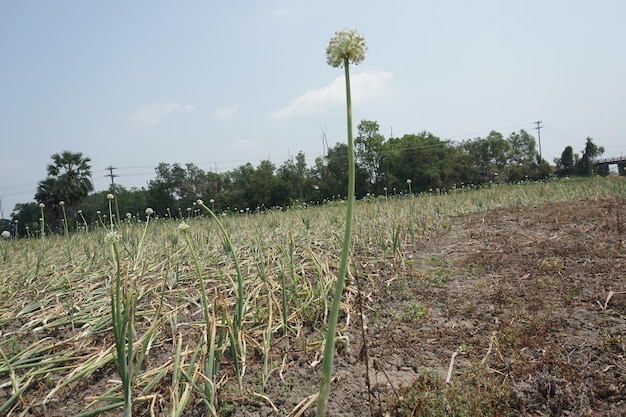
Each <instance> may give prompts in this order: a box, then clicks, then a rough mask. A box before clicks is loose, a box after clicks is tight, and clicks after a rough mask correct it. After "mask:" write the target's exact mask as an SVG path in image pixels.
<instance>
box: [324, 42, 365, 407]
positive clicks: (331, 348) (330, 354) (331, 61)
mask: <svg viewBox="0 0 626 417" xmlns="http://www.w3.org/2000/svg"><path fill="white" fill-rule="evenodd" d="M366 52H367V45H366V44H365V39H364V38H363V36H361V34H360V33H359V32H357V31H356V30H342V31H339V32H335V35H334V36H333V37H332V38H331V39H330V42H329V43H328V46H327V47H326V62H327V63H328V65H330V66H332V67H335V68H337V67H343V68H344V71H345V77H346V108H347V121H348V198H347V201H346V229H345V232H344V236H343V250H342V252H341V264H340V265H339V274H338V275H337V283H336V285H335V293H334V295H333V301H332V304H331V307H330V316H329V319H328V333H327V334H326V344H325V345H324V359H323V360H322V377H321V379H320V394H319V398H318V400H317V413H316V415H317V416H318V417H324V416H326V409H327V406H328V394H329V392H330V378H331V376H332V372H333V359H334V353H335V334H336V332H337V318H338V316H339V305H340V303H341V296H342V295H343V285H344V281H345V277H346V272H347V269H348V256H349V254H350V241H351V233H352V204H353V202H354V142H353V140H352V99H351V95H350V63H353V64H354V65H358V64H359V63H360V62H362V61H363V60H364V59H365V53H366Z"/></svg>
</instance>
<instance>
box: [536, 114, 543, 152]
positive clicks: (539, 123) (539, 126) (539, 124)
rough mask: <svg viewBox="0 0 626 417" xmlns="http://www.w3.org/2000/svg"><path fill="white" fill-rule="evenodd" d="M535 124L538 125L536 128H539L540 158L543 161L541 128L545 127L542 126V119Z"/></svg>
mask: <svg viewBox="0 0 626 417" xmlns="http://www.w3.org/2000/svg"><path fill="white" fill-rule="evenodd" d="M535 124H536V125H537V127H536V128H535V129H537V139H538V140H539V160H540V161H543V157H542V156H541V129H542V128H543V127H542V126H541V120H539V121H538V122H535Z"/></svg>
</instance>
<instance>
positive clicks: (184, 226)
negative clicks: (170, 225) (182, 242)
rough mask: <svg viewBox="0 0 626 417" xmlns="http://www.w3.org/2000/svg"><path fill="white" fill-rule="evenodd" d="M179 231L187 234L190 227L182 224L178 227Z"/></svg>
mask: <svg viewBox="0 0 626 417" xmlns="http://www.w3.org/2000/svg"><path fill="white" fill-rule="evenodd" d="M178 230H180V231H181V232H183V233H187V230H189V225H188V224H187V223H185V222H182V223H181V224H179V225H178Z"/></svg>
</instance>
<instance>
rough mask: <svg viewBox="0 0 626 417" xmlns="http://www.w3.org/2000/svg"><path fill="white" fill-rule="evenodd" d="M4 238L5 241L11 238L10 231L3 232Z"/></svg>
mask: <svg viewBox="0 0 626 417" xmlns="http://www.w3.org/2000/svg"><path fill="white" fill-rule="evenodd" d="M2 237H3V238H5V239H8V238H10V237H11V232H9V231H8V230H5V231H3V232H2Z"/></svg>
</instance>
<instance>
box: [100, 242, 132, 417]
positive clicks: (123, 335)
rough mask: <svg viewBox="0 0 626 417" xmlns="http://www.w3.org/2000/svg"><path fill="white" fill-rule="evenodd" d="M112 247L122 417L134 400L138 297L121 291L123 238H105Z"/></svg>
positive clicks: (128, 416) (113, 310)
mask: <svg viewBox="0 0 626 417" xmlns="http://www.w3.org/2000/svg"><path fill="white" fill-rule="evenodd" d="M106 240H107V242H109V243H110V244H111V248H112V251H113V259H114V261H115V281H114V282H111V317H112V321H113V337H114V339H115V357H114V359H115V365H116V366H117V372H118V374H119V375H120V379H121V380H122V392H123V394H124V414H123V417H131V416H132V408H133V400H132V390H133V359H134V355H135V353H134V350H133V345H134V335H135V327H134V323H135V310H136V308H137V296H136V295H135V291H133V290H132V288H130V287H129V285H128V283H124V287H125V288H124V291H122V288H121V287H122V285H123V284H122V279H121V275H122V274H121V264H120V253H119V249H118V243H119V241H120V235H119V234H118V233H116V232H113V231H111V232H109V233H108V234H107V237H106Z"/></svg>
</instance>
